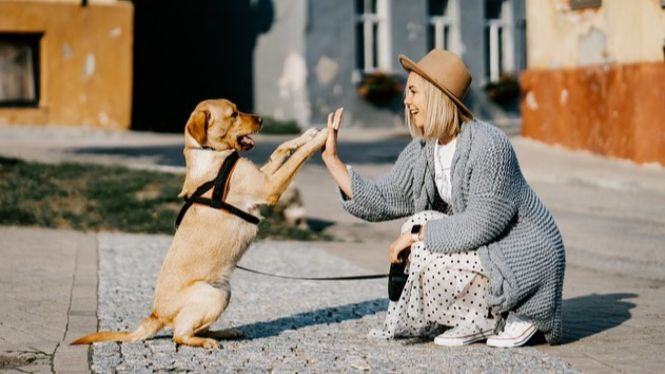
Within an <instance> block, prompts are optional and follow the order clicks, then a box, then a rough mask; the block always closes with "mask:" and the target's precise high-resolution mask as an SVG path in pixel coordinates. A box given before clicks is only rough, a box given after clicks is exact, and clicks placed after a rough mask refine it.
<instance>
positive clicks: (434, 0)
mask: <svg viewBox="0 0 665 374" xmlns="http://www.w3.org/2000/svg"><path fill="white" fill-rule="evenodd" d="M457 9H458V0H429V4H428V15H429V25H428V29H427V47H428V49H430V50H431V49H444V50H447V51H451V52H454V53H457V54H460V52H461V51H460V48H459V43H458V40H459V35H458V28H457V19H458V11H457Z"/></svg>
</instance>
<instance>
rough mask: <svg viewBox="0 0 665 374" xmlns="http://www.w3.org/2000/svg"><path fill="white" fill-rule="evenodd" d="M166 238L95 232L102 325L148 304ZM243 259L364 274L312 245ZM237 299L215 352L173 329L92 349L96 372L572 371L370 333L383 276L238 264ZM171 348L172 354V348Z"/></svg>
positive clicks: (509, 354)
mask: <svg viewBox="0 0 665 374" xmlns="http://www.w3.org/2000/svg"><path fill="white" fill-rule="evenodd" d="M170 240H171V237H167V236H158V237H154V236H147V235H104V234H102V235H100V239H99V250H100V269H99V277H100V284H99V295H100V304H99V311H98V315H99V319H100V329H101V330H119V329H123V330H130V329H134V328H135V327H136V325H137V323H138V322H139V321H140V320H141V319H142V318H143V317H145V316H146V315H147V314H148V313H149V311H150V305H151V302H152V292H153V286H154V280H155V277H156V275H157V272H158V271H159V266H160V264H161V261H162V258H163V257H164V255H165V252H166V250H167V248H168V246H169V244H170ZM241 265H245V266H248V267H252V268H255V269H260V270H262V271H268V272H274V273H277V274H290V275H293V274H294V272H295V273H298V274H301V275H302V276H305V277H306V276H327V275H356V274H363V273H366V272H367V271H366V270H364V269H363V268H360V267H358V266H356V265H354V264H352V263H350V262H348V261H345V260H344V259H342V258H340V257H337V256H334V255H331V254H329V253H328V252H327V251H325V250H324V249H322V248H320V247H318V245H317V244H316V243H294V242H279V243H276V242H262V243H258V244H254V245H253V246H252V248H251V249H250V250H249V251H248V253H247V255H246V256H245V257H244V258H243V260H242V261H241ZM231 284H232V288H233V297H232V301H231V304H230V306H229V308H228V309H227V311H226V312H225V313H224V314H223V315H222V317H221V318H220V320H219V321H218V322H217V323H216V324H215V325H213V330H217V329H225V328H230V327H235V328H238V329H239V330H240V331H242V333H243V337H242V338H240V339H238V340H230V341H225V342H222V347H221V348H220V349H219V350H207V349H199V348H190V347H184V346H180V347H176V345H175V344H174V343H173V342H172V341H171V339H170V337H171V336H170V334H169V333H161V334H160V335H158V336H157V337H155V338H154V339H150V340H147V341H143V342H137V343H134V344H127V343H125V344H118V343H99V344H95V345H94V347H93V350H92V351H93V355H92V370H93V372H95V373H154V372H156V373H166V372H169V373H172V372H193V373H227V372H228V373H231V372H233V373H257V372H271V373H331V372H334V373H354V372H363V371H371V372H374V373H435V372H440V373H444V372H445V373H468V372H474V373H534V372H538V373H575V372H577V371H575V370H574V369H573V368H572V367H571V366H570V365H569V364H568V363H566V362H565V361H563V360H561V359H559V358H556V357H554V356H551V355H549V354H546V353H543V352H542V351H540V350H538V349H535V348H531V347H527V348H523V349H514V350H500V349H492V348H490V347H487V346H486V345H484V344H475V345H473V346H469V347H463V348H442V347H438V346H436V345H434V344H433V343H432V341H431V339H406V340H399V341H384V340H370V339H367V338H366V334H367V332H368V331H369V330H370V329H371V328H377V327H379V326H380V324H381V323H382V321H383V318H384V317H385V310H386V308H387V301H386V297H385V292H386V285H385V279H379V280H370V281H367V280H365V281H348V282H313V281H294V280H285V279H277V278H269V277H265V276H262V275H257V274H252V273H247V272H244V271H240V270H239V271H236V273H235V274H234V275H233V277H232V280H231ZM176 351H177V354H174V353H175V352H176Z"/></svg>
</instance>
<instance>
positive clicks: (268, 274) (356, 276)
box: [236, 265, 388, 281]
mask: <svg viewBox="0 0 665 374" xmlns="http://www.w3.org/2000/svg"><path fill="white" fill-rule="evenodd" d="M236 268H238V269H240V270H244V271H247V272H249V273H254V274H259V275H263V276H266V277H272V278H282V279H294V280H311V281H348V280H362V279H378V278H385V277H387V276H388V274H371V275H352V276H348V277H323V278H316V277H314V278H311V277H291V276H288V275H279V274H270V273H264V272H262V271H258V270H254V269H248V268H246V267H243V266H240V265H236Z"/></svg>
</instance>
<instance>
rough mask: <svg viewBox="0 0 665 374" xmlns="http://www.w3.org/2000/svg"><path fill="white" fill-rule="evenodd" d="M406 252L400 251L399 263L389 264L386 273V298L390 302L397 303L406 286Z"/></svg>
mask: <svg viewBox="0 0 665 374" xmlns="http://www.w3.org/2000/svg"><path fill="white" fill-rule="evenodd" d="M405 252H406V251H402V252H401V253H400V254H399V256H398V259H399V263H397V264H390V272H389V273H388V298H389V299H390V301H398V300H399V298H400V296H402V291H403V290H404V286H405V285H406V280H407V279H408V278H409V276H408V275H407V274H405V273H404V269H405V268H406V258H405V256H406V254H405Z"/></svg>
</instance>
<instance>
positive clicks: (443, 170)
mask: <svg viewBox="0 0 665 374" xmlns="http://www.w3.org/2000/svg"><path fill="white" fill-rule="evenodd" d="M456 144H457V138H455V139H453V140H451V141H450V142H448V144H445V145H441V144H439V142H437V143H436V146H435V147H434V183H436V188H437V190H439V195H440V196H441V198H442V199H443V200H444V201H445V202H446V203H450V196H451V194H452V186H453V185H452V183H450V166H451V164H452V163H453V156H454V155H455V145H456Z"/></svg>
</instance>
